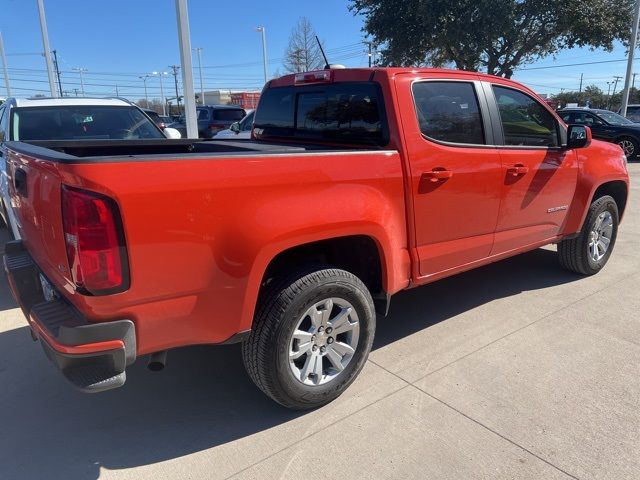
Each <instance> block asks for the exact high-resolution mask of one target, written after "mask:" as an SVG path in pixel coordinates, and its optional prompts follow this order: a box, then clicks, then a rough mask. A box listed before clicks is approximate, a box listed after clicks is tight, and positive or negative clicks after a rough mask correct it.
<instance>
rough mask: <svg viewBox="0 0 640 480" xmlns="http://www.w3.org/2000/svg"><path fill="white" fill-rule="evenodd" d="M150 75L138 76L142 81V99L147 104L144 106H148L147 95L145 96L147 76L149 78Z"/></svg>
mask: <svg viewBox="0 0 640 480" xmlns="http://www.w3.org/2000/svg"><path fill="white" fill-rule="evenodd" d="M150 76H151V75H142V76H140V77H138V78H140V79H142V82H143V83H144V101H145V102H147V105H146V107H145V108H149V97H148V96H147V78H149V77H150Z"/></svg>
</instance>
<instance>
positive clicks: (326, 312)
mask: <svg viewBox="0 0 640 480" xmlns="http://www.w3.org/2000/svg"><path fill="white" fill-rule="evenodd" d="M331 310H333V300H331V299H330V298H329V299H327V301H325V302H324V309H323V310H322V324H323V325H325V326H326V325H327V323H329V317H330V316H331Z"/></svg>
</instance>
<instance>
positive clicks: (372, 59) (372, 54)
mask: <svg viewBox="0 0 640 480" xmlns="http://www.w3.org/2000/svg"><path fill="white" fill-rule="evenodd" d="M364 43H365V44H366V45H367V46H368V47H369V52H368V53H367V56H368V57H369V68H371V67H372V66H373V64H374V63H375V55H376V50H375V47H376V46H375V44H374V43H373V42H371V41H368V42H364Z"/></svg>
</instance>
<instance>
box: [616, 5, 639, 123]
mask: <svg viewBox="0 0 640 480" xmlns="http://www.w3.org/2000/svg"><path fill="white" fill-rule="evenodd" d="M639 22H640V0H636V5H635V11H634V15H633V24H632V25H631V42H629V59H628V60H627V73H626V75H625V79H624V92H623V93H622V105H621V107H620V115H622V116H623V117H625V116H626V115H627V105H628V104H629V92H630V91H631V88H633V87H631V88H629V83H631V75H632V73H631V72H633V56H634V55H635V53H636V42H637V40H638V23H639ZM635 79H636V74H635V73H634V74H633V80H634V81H635Z"/></svg>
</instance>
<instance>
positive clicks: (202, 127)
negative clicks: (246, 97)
mask: <svg viewBox="0 0 640 480" xmlns="http://www.w3.org/2000/svg"><path fill="white" fill-rule="evenodd" d="M196 111H197V113H198V136H199V137H200V138H212V137H213V136H214V135H215V134H216V133H218V132H219V131H220V130H226V129H227V128H229V127H230V126H231V124H232V123H235V122H239V121H240V120H242V119H243V118H244V117H245V115H246V112H245V111H244V108H241V107H237V106H235V105H205V106H203V107H197V108H196ZM171 127H172V128H175V129H177V130H178V131H179V132H180V133H181V134H182V137H183V138H186V137H187V128H186V126H185V123H184V118H181V119H180V121H179V122H176V123H174V124H171Z"/></svg>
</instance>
